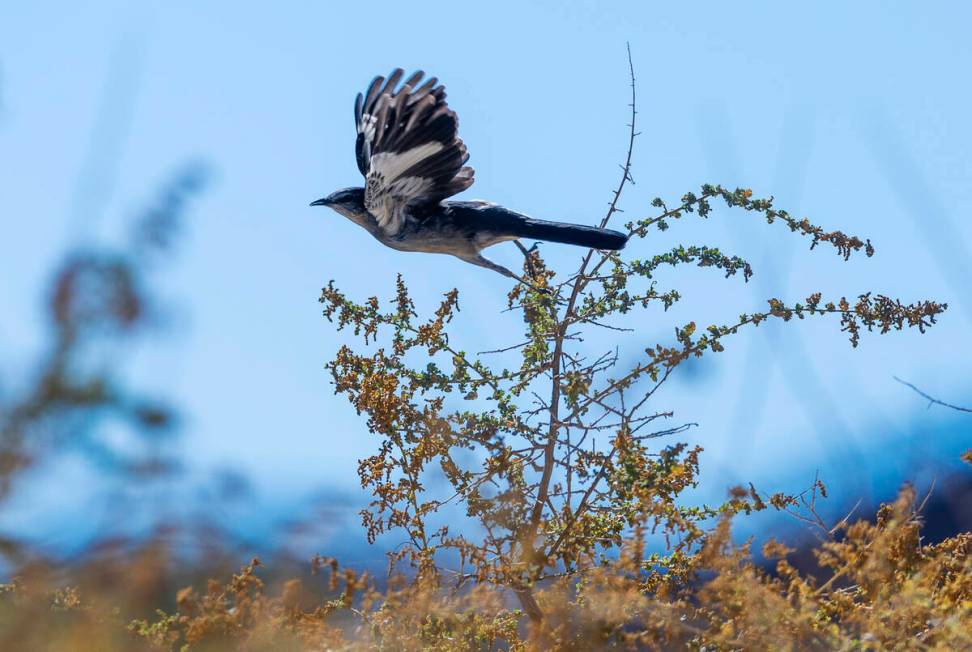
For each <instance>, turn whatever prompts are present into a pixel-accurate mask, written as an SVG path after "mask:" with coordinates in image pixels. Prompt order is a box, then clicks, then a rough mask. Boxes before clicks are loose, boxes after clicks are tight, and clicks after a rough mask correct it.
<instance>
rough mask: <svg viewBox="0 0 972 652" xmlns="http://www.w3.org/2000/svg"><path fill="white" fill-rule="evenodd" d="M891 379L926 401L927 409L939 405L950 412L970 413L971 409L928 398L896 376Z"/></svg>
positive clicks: (931, 397) (932, 397)
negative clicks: (950, 410)
mask: <svg viewBox="0 0 972 652" xmlns="http://www.w3.org/2000/svg"><path fill="white" fill-rule="evenodd" d="M891 377H892V378H894V379H895V380H896V381H898V382H899V383H901V384H902V385H904V386H905V387H908V388H910V389H911V390H912V391H913V392H915V393H916V394H918V395H919V396H921V397H922V398H924V399H925V400H927V401H928V407H931V406H932V405H941V406H942V407H947V408H950V409H952V410H958V411H959V412H972V408H967V407H962V406H961V405H952V404H951V403H946V402H945V401H941V400H939V399H937V398H935V397H934V396H929V395H928V394H926V393H925V392H923V391H921V390H920V389H918V388H917V387H915V386H914V385H912V384H911V383H909V382H908V381H906V380H901V379H900V378H898V377H897V376H891Z"/></svg>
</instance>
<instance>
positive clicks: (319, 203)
mask: <svg viewBox="0 0 972 652" xmlns="http://www.w3.org/2000/svg"><path fill="white" fill-rule="evenodd" d="M310 205H311V206H330V205H331V202H329V201H327V197H321V198H320V199H318V200H317V201H312V202H311V203H310Z"/></svg>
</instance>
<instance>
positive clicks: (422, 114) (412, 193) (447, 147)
mask: <svg viewBox="0 0 972 652" xmlns="http://www.w3.org/2000/svg"><path fill="white" fill-rule="evenodd" d="M423 75H424V73H423V72H422V71H419V72H416V73H414V74H413V75H412V76H411V77H409V78H408V79H406V80H405V83H404V84H402V85H401V87H399V86H398V85H399V82H400V81H401V80H402V77H403V76H404V72H403V71H402V70H401V69H400V68H399V69H396V70H394V71H393V72H392V73H391V74H390V75H389V76H388V78H387V79H386V78H384V77H375V79H374V81H372V82H371V85H370V86H368V90H367V91H366V92H365V93H364V94H360V93H359V94H358V99H357V100H356V101H355V103H354V119H355V123H356V125H357V129H358V140H357V144H356V154H357V158H358V169H360V170H361V174H363V175H364V177H365V200H364V201H365V207H366V208H367V209H368V211H369V212H370V213H371V214H372V215H374V216H375V217H376V218H377V219H378V224H379V226H380V227H381V228H382V230H383V231H384V232H385V233H386V234H388V235H390V236H393V235H396V234H397V233H398V232H399V230H400V229H401V227H402V224H403V223H404V221H405V216H406V215H407V214H408V213H409V211H411V210H414V209H416V208H420V207H422V206H427V205H430V204H437V203H438V202H440V201H442V200H443V199H445V198H446V197H451V196H452V195H454V194H456V193H458V192H461V191H463V190H465V189H466V188H468V187H469V186H471V185H472V183H473V169H472V168H470V167H463V164H464V163H465V162H466V161H467V160H468V159H469V154H468V153H466V146H465V144H463V142H462V140H460V139H459V134H458V129H459V121H458V118H457V117H456V114H455V113H454V112H453V111H452V110H451V109H450V108H449V106H448V105H447V104H446V101H445V97H446V93H445V88H443V87H442V86H438V85H437V83H438V80H437V79H436V78H435V77H432V78H431V79H429V80H428V81H426V82H425V83H424V84H422V85H421V86H420V85H419V82H421V81H422V77H423Z"/></svg>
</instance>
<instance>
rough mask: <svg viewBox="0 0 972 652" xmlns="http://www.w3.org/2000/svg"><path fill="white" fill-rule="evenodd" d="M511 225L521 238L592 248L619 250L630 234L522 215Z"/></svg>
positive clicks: (514, 232) (514, 233) (622, 247)
mask: <svg viewBox="0 0 972 652" xmlns="http://www.w3.org/2000/svg"><path fill="white" fill-rule="evenodd" d="M510 227H511V229H510V230H511V231H512V232H513V235H516V236H518V237H521V238H533V239H535V240H545V241H547V242H560V243H562V244H569V245H577V246H579V247H590V248H592V249H610V250H612V251H617V250H619V249H624V245H625V244H627V242H628V236H627V235H625V234H624V233H621V232H620V231H614V230H612V229H599V228H597V227H593V226H581V225H579V224H565V223H564V222H548V221H547V220H538V219H534V218H532V217H522V218H520V219H519V220H516V221H512V223H511V224H510Z"/></svg>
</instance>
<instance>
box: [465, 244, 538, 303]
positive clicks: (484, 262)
mask: <svg viewBox="0 0 972 652" xmlns="http://www.w3.org/2000/svg"><path fill="white" fill-rule="evenodd" d="M517 244H519V243H517ZM458 258H461V259H462V260H464V261H466V262H467V263H472V264H473V265H479V266H480V267H485V268H486V269H491V270H493V271H494V272H499V273H500V274H502V275H503V276H507V277H509V278H512V279H516V280H517V281H519V282H520V283H522V284H523V285H525V286H527V287H528V288H530V289H531V290H533V291H535V292H540V293H541V294H550V291H549V290H545V289H544V288H540V287H537V286H536V285H534V284H533V283H531V282H530V281H528V280H526V279H524V278H523V277H521V276H518V275H517V274H514V273H513V272H511V271H510V270H508V269H506V268H505V267H503V266H502V265H498V264H497V263H494V262H493V261H491V260H489V259H488V258H484V257H483V256H481V255H480V254H476V255H474V256H458Z"/></svg>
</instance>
